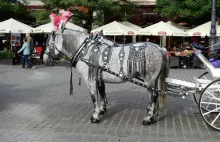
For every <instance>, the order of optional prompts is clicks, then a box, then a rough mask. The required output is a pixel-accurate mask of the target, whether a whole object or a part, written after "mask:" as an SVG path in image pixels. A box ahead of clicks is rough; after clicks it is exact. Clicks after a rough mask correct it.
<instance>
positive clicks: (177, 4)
mask: <svg viewBox="0 0 220 142" xmlns="http://www.w3.org/2000/svg"><path fill="white" fill-rule="evenodd" d="M156 5H157V8H156V10H155V12H157V13H159V14H160V15H161V16H166V17H169V18H171V19H172V20H173V21H187V22H192V23H194V24H201V23H204V22H207V21H210V20H211V10H212V0H157V3H156ZM218 9H220V1H218V0H216V12H217V13H216V14H217V16H220V11H219V10H218Z"/></svg>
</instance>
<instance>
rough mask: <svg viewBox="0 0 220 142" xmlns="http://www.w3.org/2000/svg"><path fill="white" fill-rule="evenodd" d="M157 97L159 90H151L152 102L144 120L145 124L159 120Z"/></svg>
mask: <svg viewBox="0 0 220 142" xmlns="http://www.w3.org/2000/svg"><path fill="white" fill-rule="evenodd" d="M157 98H158V94H157V92H156V91H151V95H150V102H149V104H148V109H147V116H146V117H145V118H144V120H143V123H142V124H143V125H150V124H152V123H154V122H156V121H157V120H158V108H157Z"/></svg>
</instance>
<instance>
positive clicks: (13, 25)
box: [0, 18, 33, 33]
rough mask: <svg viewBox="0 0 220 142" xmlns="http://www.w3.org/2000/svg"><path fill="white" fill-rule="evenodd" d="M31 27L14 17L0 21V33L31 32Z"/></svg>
mask: <svg viewBox="0 0 220 142" xmlns="http://www.w3.org/2000/svg"><path fill="white" fill-rule="evenodd" d="M32 29H33V28H32V27H30V26H28V25H26V24H24V23H21V22H19V21H17V20H15V19H12V18H10V19H8V20H6V21H2V22H0V33H31V32H32Z"/></svg>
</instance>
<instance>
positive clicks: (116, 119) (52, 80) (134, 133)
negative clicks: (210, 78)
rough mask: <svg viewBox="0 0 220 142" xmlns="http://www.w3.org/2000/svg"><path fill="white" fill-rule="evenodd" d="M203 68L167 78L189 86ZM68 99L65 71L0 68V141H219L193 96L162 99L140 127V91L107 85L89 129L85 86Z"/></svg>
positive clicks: (173, 71) (178, 71) (89, 109)
mask: <svg viewBox="0 0 220 142" xmlns="http://www.w3.org/2000/svg"><path fill="white" fill-rule="evenodd" d="M204 71H205V70H204V69H171V70H170V76H172V77H173V78H176V79H182V80H186V81H191V82H192V81H193V76H197V77H198V76H199V75H200V74H202V73H203V72H204ZM73 74H74V77H73V81H74V95H73V96H70V95H69V78H70V72H69V69H67V68H65V67H44V66H38V67H37V68H36V69H35V70H31V69H26V70H21V69H20V66H9V65H0V142H51V141H54V142H80V141H83V142H86V141H87V142H90V141H94V142H97V141H108V142H119V141H120V142H144V141H148V142H156V141H158V142H165V141H167V142H175V141H176V142H182V141H187V142H194V141H195V142H197V141H198V142H201V141H219V139H220V132H218V131H216V130H213V129H212V128H210V127H208V126H207V125H206V124H205V122H204V121H203V120H202V118H201V116H200V114H199V110H198V108H197V106H196V104H195V102H194V101H193V100H192V97H191V96H190V97H188V98H186V99H181V98H178V97H170V96H168V97H167V103H166V106H165V108H163V109H161V110H160V120H159V122H157V123H155V124H152V125H150V126H142V124H141V123H142V120H143V118H144V116H145V114H146V107H147V104H148V95H147V93H146V90H145V88H141V87H139V86H136V85H133V84H131V83H124V84H120V85H111V84H107V86H106V92H107V97H108V102H109V104H108V113H107V114H106V115H105V116H103V117H102V118H101V122H100V123H99V124H91V123H90V117H91V115H92V111H93V105H92V102H91V98H90V95H89V91H88V89H87V88H86V85H85V84H84V83H83V82H82V85H81V86H78V76H77V73H76V72H75V71H74V73H73Z"/></svg>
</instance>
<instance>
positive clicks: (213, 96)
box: [166, 49, 220, 130]
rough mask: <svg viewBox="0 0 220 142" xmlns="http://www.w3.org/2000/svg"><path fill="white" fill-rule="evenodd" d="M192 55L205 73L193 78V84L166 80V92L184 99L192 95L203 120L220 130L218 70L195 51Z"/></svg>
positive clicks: (219, 70) (219, 76)
mask: <svg viewBox="0 0 220 142" xmlns="http://www.w3.org/2000/svg"><path fill="white" fill-rule="evenodd" d="M194 53H195V54H196V55H197V57H198V58H199V59H200V60H201V61H202V62H203V64H204V65H205V67H206V70H207V72H205V73H204V74H202V75H200V76H199V77H198V78H195V77H194V83H191V82H186V81H182V80H177V79H171V78H166V82H167V84H168V90H167V92H168V93H170V94H172V93H173V94H175V95H177V94H178V95H179V96H181V97H182V98H185V96H187V95H188V94H190V93H191V94H193V95H194V99H195V102H196V103H197V105H198V107H199V111H200V114H201V117H202V118H203V120H204V121H205V122H206V123H207V124H208V125H209V126H211V127H212V128H214V129H216V130H220V68H215V67H214V66H213V65H212V64H211V63H210V62H209V61H208V60H207V59H206V58H205V57H204V56H203V55H202V54H201V53H200V52H199V51H198V50H197V49H194Z"/></svg>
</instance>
